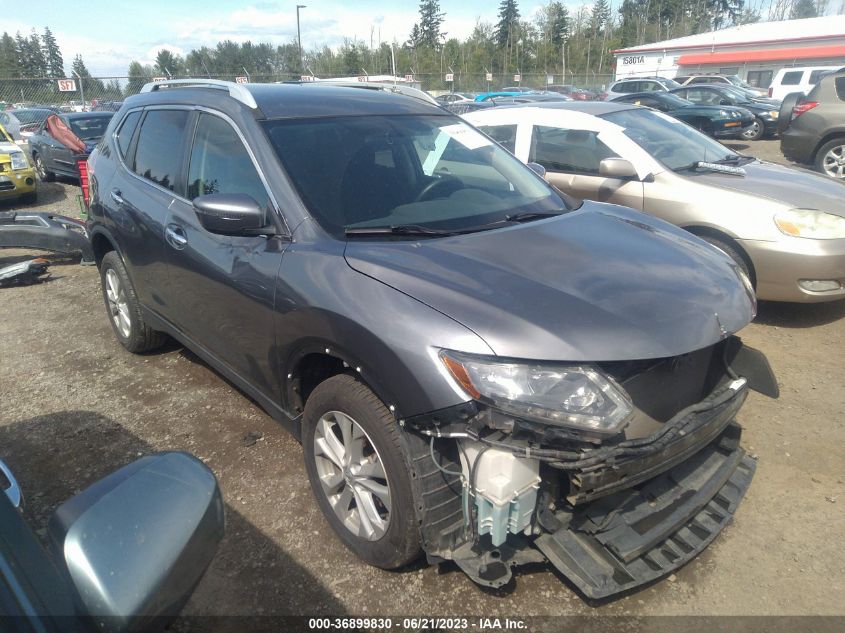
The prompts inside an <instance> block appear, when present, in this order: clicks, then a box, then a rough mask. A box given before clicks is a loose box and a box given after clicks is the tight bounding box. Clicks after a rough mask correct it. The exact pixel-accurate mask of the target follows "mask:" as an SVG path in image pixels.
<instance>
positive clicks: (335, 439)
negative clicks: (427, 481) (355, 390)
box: [314, 411, 391, 541]
mask: <svg viewBox="0 0 845 633" xmlns="http://www.w3.org/2000/svg"><path fill="white" fill-rule="evenodd" d="M314 458H315V459H314V461H315V462H316V466H317V475H318V476H319V478H320V484H321V486H322V489H323V493H324V494H325V495H326V498H327V499H328V501H329V505H331V507H332V509H333V510H334V512H335V514H336V515H337V517H338V518H339V519H340V521H341V522H342V523H343V525H344V526H345V527H346V528H347V529H348V530H349V531H350V532H352V533H353V534H354V535H356V536H357V537H359V538H362V539H365V540H368V541H377V540H379V539H380V538H381V537H382V536H384V534H385V532H387V528H388V526H389V525H390V510H391V504H390V485H389V482H388V481H387V475H386V473H385V471H384V466H383V465H382V460H381V457H380V456H379V454H378V451H377V450H376V447H375V446H374V445H373V443H372V440H370V437H369V436H368V435H367V433H366V432H365V431H364V429H362V428H361V426H359V424H358V423H357V422H356V421H355V420H354V419H352V418H351V417H350V416H348V415H347V414H345V413H342V412H340V411H328V412H326V413H325V414H324V415H323V416H322V417H321V418H320V419H319V421H318V422H317V426H316V429H315V431H314Z"/></svg>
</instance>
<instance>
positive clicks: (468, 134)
mask: <svg viewBox="0 0 845 633" xmlns="http://www.w3.org/2000/svg"><path fill="white" fill-rule="evenodd" d="M440 131H441V132H444V133H445V134H448V135H449V136H450V137H451V138H453V139H455V140H456V141H458V143H460V144H461V145H463V146H464V147H466V148H467V149H478V148H479V147H485V146H486V145H492V144H493V141H491V140H490V139H489V138H487V137H486V136H484V135H483V134H481V133H480V132H476V131H475V130H473V129H472V128H471V127H469V126H467V125H464V124H462V123H455V124H454V125H445V126H443V127H442V128H440Z"/></svg>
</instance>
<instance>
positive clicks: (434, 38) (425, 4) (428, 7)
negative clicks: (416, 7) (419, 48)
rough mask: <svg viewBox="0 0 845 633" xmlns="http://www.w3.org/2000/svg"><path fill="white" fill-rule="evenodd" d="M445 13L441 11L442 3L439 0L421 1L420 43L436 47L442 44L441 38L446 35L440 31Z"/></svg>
mask: <svg viewBox="0 0 845 633" xmlns="http://www.w3.org/2000/svg"><path fill="white" fill-rule="evenodd" d="M444 15H446V14H445V13H443V12H441V11H440V3H439V2H438V1H437V0H422V2H420V22H419V36H420V37H419V41H420V44H422V45H423V46H430V47H431V48H436V47H437V46H438V45H439V44H440V40H441V39H442V38H443V36H444V35H445V33H442V32H441V31H440V26H441V24H443V16H444ZM414 26H416V25H414Z"/></svg>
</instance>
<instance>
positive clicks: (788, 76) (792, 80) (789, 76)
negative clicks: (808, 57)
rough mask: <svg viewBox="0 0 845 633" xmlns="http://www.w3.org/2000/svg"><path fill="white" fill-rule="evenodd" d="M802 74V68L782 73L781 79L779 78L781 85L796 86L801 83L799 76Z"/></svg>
mask: <svg viewBox="0 0 845 633" xmlns="http://www.w3.org/2000/svg"><path fill="white" fill-rule="evenodd" d="M803 76H804V71H803V70H794V71H792V72H788V73H784V75H783V79H781V81H780V83H781V85H782V86H797V85H798V84H800V83H801V77H803Z"/></svg>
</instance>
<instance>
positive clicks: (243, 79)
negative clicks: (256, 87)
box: [235, 77, 249, 84]
mask: <svg viewBox="0 0 845 633" xmlns="http://www.w3.org/2000/svg"><path fill="white" fill-rule="evenodd" d="M235 83H239V84H245V83H249V77H235Z"/></svg>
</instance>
